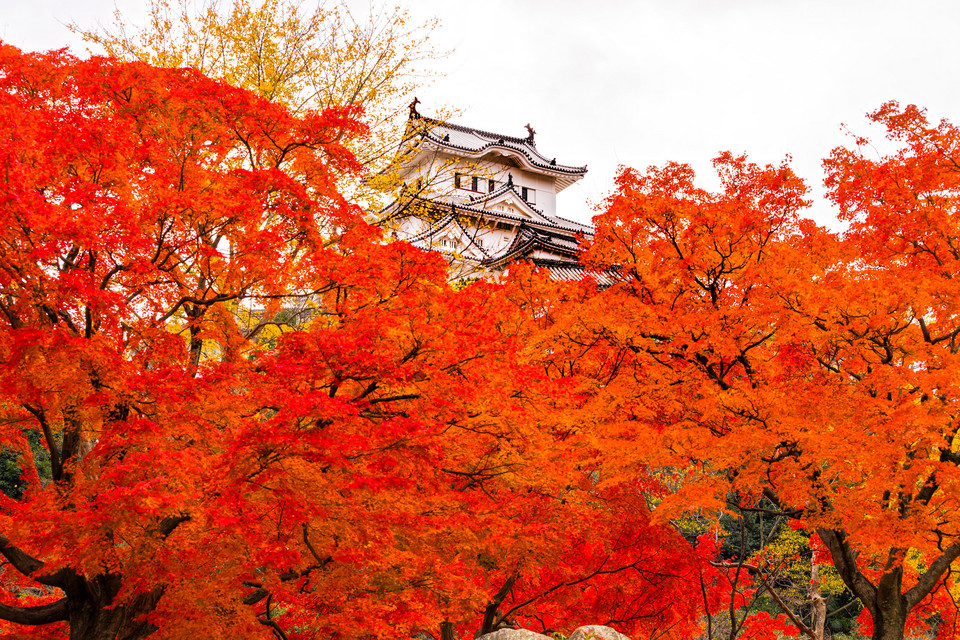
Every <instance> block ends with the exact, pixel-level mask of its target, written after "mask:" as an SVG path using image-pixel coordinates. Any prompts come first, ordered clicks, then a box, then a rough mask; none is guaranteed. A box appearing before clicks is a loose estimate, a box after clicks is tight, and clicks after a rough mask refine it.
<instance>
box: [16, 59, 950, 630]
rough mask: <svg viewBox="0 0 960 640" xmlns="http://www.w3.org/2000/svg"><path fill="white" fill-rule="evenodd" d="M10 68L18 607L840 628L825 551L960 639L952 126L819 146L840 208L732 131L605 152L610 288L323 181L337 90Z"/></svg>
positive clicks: (884, 122)
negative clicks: (419, 221) (830, 607)
mask: <svg viewBox="0 0 960 640" xmlns="http://www.w3.org/2000/svg"><path fill="white" fill-rule="evenodd" d="M0 69H2V73H0V128H2V130H3V136H4V140H6V141H7V144H5V145H4V146H3V147H2V148H0V168H2V171H3V173H2V182H0V184H2V188H0V217H2V220H0V243H2V249H0V446H2V447H3V451H4V454H5V455H9V456H14V457H15V459H16V461H17V464H18V465H19V469H20V479H19V481H18V486H17V492H16V493H15V494H14V493H12V492H11V495H10V496H4V497H2V498H0V554H2V556H3V558H4V560H5V563H4V564H3V566H2V569H0V579H2V582H3V586H4V593H3V597H2V598H0V621H3V622H2V623H0V624H3V625H6V626H3V627H2V630H3V632H4V633H5V634H6V635H8V636H16V635H19V636H24V637H38V638H39V637H46V638H63V637H70V638H72V639H76V640H81V639H84V640H86V639H90V640H93V639H100V638H103V639H106V638H111V639H112V638H122V639H127V640H133V639H136V638H144V637H147V636H150V637H152V638H197V637H204V638H228V637H250V638H255V637H275V638H289V639H293V638H313V637H336V638H360V637H367V638H368V637H378V636H384V637H385V636H390V637H407V636H409V635H411V634H420V635H419V636H418V637H422V636H423V634H428V635H431V636H434V637H436V636H439V635H441V634H442V635H443V636H444V639H445V640H446V639H447V638H450V637H465V636H470V635H472V634H473V633H485V632H488V631H492V630H496V629H498V628H502V627H505V626H521V627H525V628H533V629H537V630H542V631H552V630H561V631H569V630H570V629H571V628H572V627H574V626H577V625H579V624H585V623H610V624H614V625H616V626H617V627H618V628H619V629H621V630H622V631H624V632H626V633H628V634H632V637H634V638H643V639H647V638H664V639H667V638H675V639H678V640H679V639H681V638H689V637H694V636H697V635H698V634H700V635H703V634H705V635H706V636H707V637H708V638H713V637H717V636H718V635H719V632H717V633H715V632H716V631H717V629H718V627H717V625H719V620H720V618H721V617H723V616H726V618H725V619H726V620H727V622H726V623H725V624H727V625H728V626H727V627H726V628H725V630H724V631H723V634H724V637H727V638H731V639H734V638H737V637H740V638H757V639H760V638H773V637H775V636H776V634H788V635H789V634H795V633H802V634H805V635H806V636H807V637H810V638H811V639H812V640H823V636H824V626H823V625H824V612H825V604H824V599H825V595H824V594H825V593H827V592H828V591H830V590H831V589H832V590H834V591H836V590H839V589H840V587H839V586H837V585H839V584H840V583H841V582H842V583H843V585H845V588H846V589H847V590H848V591H849V592H850V593H851V594H852V595H853V596H854V597H855V598H856V599H857V600H858V601H859V602H860V603H861V604H862V606H863V613H862V614H861V616H860V618H861V622H862V623H863V625H864V629H865V630H866V632H868V633H871V634H872V637H873V638H874V639H875V640H899V639H900V638H902V637H903V634H904V631H905V629H913V630H917V629H923V628H926V627H928V626H929V625H930V624H933V625H935V626H936V627H937V629H938V631H939V633H940V636H941V637H942V638H948V637H952V635H953V634H954V629H955V628H956V626H955V625H956V615H955V614H956V607H955V605H954V599H953V597H954V595H953V594H955V593H957V591H956V586H955V585H954V583H953V580H952V577H951V575H952V574H951V565H952V564H953V563H954V561H955V560H956V559H957V558H958V556H960V519H958V511H957V508H956V495H957V493H958V491H960V486H958V482H960V472H958V463H960V453H958V449H960V442H958V437H960V436H958V434H960V414H958V411H957V398H958V397H960V381H958V379H957V376H956V371H958V370H960V362H958V361H957V358H958V355H957V354H958V352H960V324H958V323H960V307H958V304H960V291H957V290H955V289H956V287H957V285H956V284H955V280H956V277H955V275H956V272H957V268H958V266H960V231H958V228H957V224H956V220H955V217H956V209H957V207H958V203H960V183H958V178H957V176H958V175H960V173H958V171H957V167H958V164H957V162H958V161H960V130H958V129H957V128H956V127H955V126H954V125H952V124H950V123H948V122H941V123H939V124H937V125H933V124H930V123H929V122H928V121H927V119H926V116H925V114H924V113H923V112H922V111H921V110H919V109H917V108H916V107H912V106H911V107H901V106H899V105H897V104H895V103H890V104H887V105H884V106H883V107H882V108H881V109H879V110H878V111H877V112H875V113H873V114H871V116H870V117H871V119H872V120H873V121H874V122H875V123H877V124H879V125H881V126H883V127H885V129H886V131H887V134H888V136H889V138H890V139H891V141H892V142H893V143H894V145H895V147H896V149H895V150H894V151H893V152H891V153H890V154H888V155H886V156H882V157H880V158H876V157H874V156H872V155H870V154H868V153H866V152H864V151H862V147H863V146H864V145H866V144H867V141H866V140H855V141H854V142H855V144H854V145H853V147H854V148H852V149H837V150H836V151H834V152H833V154H832V155H831V156H830V158H829V159H828V160H827V161H826V163H825V166H826V169H827V186H828V188H829V190H830V191H829V196H830V199H831V200H832V201H833V202H834V203H835V205H836V206H837V209H838V212H839V213H838V215H839V218H840V220H841V221H842V222H843V223H844V224H846V225H847V229H846V231H845V232H843V233H834V232H831V231H828V230H826V229H824V228H822V227H819V226H817V225H816V224H814V223H813V222H811V221H810V220H807V219H805V218H804V217H803V212H804V209H805V208H806V207H807V206H808V204H809V203H808V195H807V187H806V185H805V184H804V183H803V181H802V180H800V179H799V178H798V177H797V176H795V175H794V174H793V173H792V171H791V170H790V168H789V166H788V165H787V164H786V163H783V164H781V165H777V166H766V167H761V166H757V165H755V164H752V163H750V162H749V161H748V160H747V159H746V158H745V157H738V156H734V155H732V154H729V153H727V154H722V155H720V156H719V157H718V158H717V159H716V160H715V168H716V171H717V173H718V175H719V177H720V188H719V189H718V190H716V191H709V190H705V189H703V188H701V187H700V186H698V184H697V183H696V179H695V176H694V174H693V172H692V170H691V169H690V168H689V167H688V166H686V165H682V164H668V165H666V166H663V167H659V168H657V167H654V168H650V169H649V170H647V171H646V172H638V171H634V170H629V169H628V170H624V171H623V172H622V173H621V174H620V175H619V177H618V178H617V183H616V190H615V192H614V194H613V195H612V196H611V197H610V198H609V200H608V201H607V202H606V205H605V208H604V211H603V212H602V213H601V214H600V215H598V216H597V218H596V220H595V223H596V235H595V237H594V238H593V239H592V240H591V241H590V242H589V243H588V247H587V249H586V251H585V253H584V254H583V262H584V265H585V266H586V267H587V269H588V270H595V271H602V272H603V274H604V279H603V281H609V280H614V281H615V282H616V283H615V284H614V285H613V286H609V287H606V288H601V287H598V286H597V284H596V280H595V279H594V278H591V277H589V276H588V277H586V278H584V279H583V280H582V281H580V282H555V281H551V280H550V278H549V277H547V275H546V274H544V273H538V272H536V270H534V269H532V268H530V267H527V266H522V265H518V266H516V267H514V268H512V269H511V273H510V277H509V278H508V279H505V280H504V281H503V282H499V283H490V282H478V283H474V284H472V285H470V286H465V287H452V286H450V284H449V283H448V282H447V265H446V264H445V263H444V262H443V260H442V259H441V258H440V257H439V256H437V255H431V254H426V253H423V252H420V251H418V250H416V249H414V248H412V247H411V246H409V245H406V244H403V243H397V242H389V241H388V240H387V239H386V238H385V237H384V236H383V234H382V233H381V231H380V230H378V229H376V228H374V227H371V226H370V225H368V224H367V223H366V222H365V221H364V218H363V212H362V211H361V210H360V209H359V208H358V207H356V206H354V205H352V204H350V203H349V202H347V201H346V200H345V199H344V198H343V196H342V195H341V194H340V193H339V192H338V190H337V189H338V187H337V185H339V184H343V179H344V176H357V175H359V173H360V172H361V171H362V168H361V167H360V166H359V164H358V163H357V162H356V160H355V159H354V156H353V155H352V153H350V151H349V150H348V146H347V145H353V146H356V145H357V144H360V143H358V142H357V140H358V138H360V137H362V136H363V135H364V132H365V128H364V126H363V125H362V124H360V120H359V118H360V114H359V113H358V112H357V111H356V110H355V109H352V108H329V109H326V110H324V111H322V112H315V111H305V112H304V113H302V114H299V115H293V114H291V113H290V111H288V110H287V109H285V108H284V107H282V106H279V105H276V104H273V103H270V102H268V101H266V100H264V99H263V98H261V97H258V96H256V95H254V94H251V93H248V92H246V91H243V90H241V89H237V88H233V87H230V86H228V85H226V84H223V83H220V82H216V81H213V80H210V79H208V78H205V77H203V76H202V75H200V74H199V73H198V72H196V71H192V70H190V69H157V68H154V67H151V66H148V65H146V64H140V63H119V62H117V61H115V60H111V59H108V58H91V59H89V60H78V59H76V58H73V57H71V56H70V55H68V54H66V53H64V52H54V53H50V54H42V55H41V54H23V53H21V52H20V51H18V50H16V49H14V48H12V47H9V46H5V45H0ZM751 518H753V519H756V520H760V519H762V518H766V521H765V522H766V523H767V525H770V523H772V526H768V527H767V529H764V526H765V525H764V523H763V522H761V523H760V526H759V532H760V533H759V535H758V536H756V537H757V539H758V540H759V542H758V541H756V540H755V541H753V542H750V545H753V546H750V545H748V543H747V538H748V536H747V529H748V527H747V522H748V520H750V519H751ZM731 521H732V522H735V523H736V524H735V525H730V524H729V523H730V522H731ZM788 521H789V522H792V523H793V527H792V528H789V527H787V526H786V524H787V522H788ZM751 522H752V520H751ZM751 526H753V525H751ZM736 529H739V533H740V536H741V537H740V542H739V544H737V545H733V546H732V547H731V546H730V544H729V540H728V539H727V538H729V536H731V535H733V534H735V533H737V532H736V531H735V530H736ZM725 536H726V538H725ZM725 540H726V542H725ZM801 550H802V551H801ZM801 555H803V557H802V558H801V557H800V556H801ZM801 568H802V573H803V575H801V576H800V577H799V578H798V577H797V576H798V575H799V574H798V571H799V570H800V569H801ZM791 572H792V573H791ZM808 575H809V580H808V579H807V576H808ZM788 576H792V577H789V579H788ZM788 582H789V583H790V584H789V587H790V588H792V589H793V590H794V595H793V596H788V595H787V594H786V587H785V585H786V584H787V583H788ZM804 582H806V584H803V583H804ZM828 582H830V585H831V586H828V584H827V583H828ZM797 594H800V595H797ZM791 597H793V600H791V599H790V598H791ZM798 598H799V599H800V600H802V601H803V602H801V603H800V604H801V606H800V607H799V608H798V606H797V599H798ZM758 603H766V604H765V605H764V606H766V605H769V606H766V609H764V608H763V607H760V606H759V604H758ZM801 609H802V610H803V611H801ZM804 612H806V613H807V614H808V615H806V616H805V615H804Z"/></svg>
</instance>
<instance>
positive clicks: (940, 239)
mask: <svg viewBox="0 0 960 640" xmlns="http://www.w3.org/2000/svg"><path fill="white" fill-rule="evenodd" d="M870 117H871V119H872V120H873V121H874V122H877V123H879V124H881V125H883V126H884V127H885V128H886V130H887V132H888V136H889V137H890V139H891V140H893V141H894V142H896V143H898V147H899V148H898V149H896V150H895V151H894V152H892V153H890V154H888V155H886V156H883V157H880V158H878V159H877V158H873V159H872V157H871V155H870V154H869V153H865V152H863V151H861V150H860V148H855V149H853V150H847V149H837V150H836V151H834V152H833V154H832V155H831V157H830V158H829V159H828V160H827V162H826V167H827V170H828V179H827V184H828V186H829V188H830V197H831V199H832V200H833V201H834V202H835V203H837V205H838V206H839V210H840V218H841V220H842V221H845V222H847V223H848V224H849V228H848V230H847V231H846V232H845V233H842V234H834V233H830V232H828V231H826V230H824V229H823V228H820V227H818V226H817V225H815V224H814V223H813V222H811V221H809V220H806V219H803V218H802V217H801V212H802V210H803V209H804V208H805V207H806V206H807V202H806V199H805V198H806V187H805V185H804V184H803V183H802V181H801V180H799V179H798V178H797V177H796V176H795V175H794V174H793V173H792V172H791V171H790V169H789V167H787V166H786V165H785V164H784V165H781V166H768V167H759V166H756V165H754V164H751V163H749V162H747V161H746V159H745V158H743V157H735V156H733V155H731V154H724V155H722V156H720V157H719V158H717V160H716V161H715V167H716V169H717V171H718V174H719V176H720V179H721V188H720V189H719V190H718V191H716V192H710V191H707V190H704V189H701V188H699V187H697V186H696V184H695V182H694V175H693V172H692V170H691V169H690V168H689V167H688V166H685V165H679V164H670V165H667V166H664V167H661V168H651V169H650V170H648V171H647V172H646V173H638V172H635V171H632V170H624V171H623V172H622V173H621V175H620V176H619V178H618V180H617V192H616V193H615V194H614V195H613V196H612V197H611V198H610V199H609V200H608V202H607V206H606V210H605V211H604V212H603V213H602V214H601V215H599V216H598V217H597V218H596V220H595V221H596V224H597V235H596V240H595V242H594V244H593V246H592V247H590V249H589V250H588V252H587V254H586V257H585V259H586V261H587V263H588V264H589V265H591V266H592V267H594V268H597V269H603V270H606V271H607V273H611V272H616V273H619V275H620V282H619V283H618V284H616V285H614V286H612V287H610V288H608V289H607V290H605V291H601V292H596V293H592V294H589V295H583V296H582V297H581V299H580V300H567V301H566V304H564V305H555V306H554V307H552V308H551V310H550V312H549V313H546V314H544V315H545V317H547V316H550V317H551V320H550V322H549V326H545V328H544V331H545V332H544V334H543V337H542V340H543V345H550V346H549V348H547V347H545V346H544V347H543V348H542V350H543V353H544V354H545V356H544V359H545V361H546V362H547V363H548V364H547V366H548V367H554V369H555V371H557V372H558V373H559V372H563V373H564V375H573V376H575V377H578V378H579V379H580V380H581V383H580V384H581V388H582V389H583V393H584V396H583V403H582V410H583V411H584V412H587V413H586V414H587V415H590V416H594V420H595V423H596V424H598V425H600V424H602V425H603V427H604V431H603V433H604V436H603V440H604V441H600V440H598V443H597V446H598V450H599V451H602V450H603V448H606V450H607V451H608V457H607V458H606V460H607V462H606V463H605V464H606V467H604V468H603V469H602V471H601V473H606V474H610V475H613V473H614V472H613V467H614V465H615V466H616V468H617V470H616V473H622V472H623V470H624V469H626V468H629V467H631V466H632V467H633V468H634V469H635V472H636V473H642V472H643V471H642V470H643V469H661V470H664V472H670V473H674V474H676V475H675V483H674V489H675V490H674V491H673V492H671V494H670V495H669V496H667V497H665V498H664V500H663V502H662V503H661V504H659V506H658V507H657V510H656V512H655V514H659V517H661V518H675V517H680V516H681V515H682V514H684V513H689V512H690V510H691V508H693V509H696V510H698V511H699V512H700V513H704V512H707V513H709V512H713V513H716V512H718V511H720V510H722V509H723V508H724V505H725V501H726V497H727V496H728V495H730V494H736V495H739V496H741V498H742V499H743V502H744V503H745V504H749V503H750V500H752V501H753V504H754V505H756V504H757V502H758V501H759V500H760V499H761V498H765V499H766V500H768V501H769V502H768V504H771V503H772V504H773V505H775V510H776V511H777V512H778V513H779V515H781V516H784V517H789V518H796V519H801V518H802V519H803V521H804V522H805V524H806V526H807V527H808V529H809V530H815V531H816V532H817V533H818V535H819V537H820V538H821V539H822V540H823V542H824V543H825V545H826V547H827V548H828V549H829V551H830V554H831V556H832V560H833V563H834V565H835V566H836V569H837V571H838V573H839V575H840V576H841V577H842V579H843V580H844V582H845V583H846V585H847V587H848V589H849V590H850V591H851V592H852V593H853V594H854V595H855V596H856V597H857V598H858V599H859V600H860V601H861V602H862V604H863V606H864V607H865V609H866V611H867V612H868V614H869V616H868V617H869V619H870V624H869V627H870V633H872V637H873V638H874V640H895V639H896V640H899V639H901V638H903V636H904V630H905V628H906V627H907V626H908V625H909V624H912V622H911V621H915V622H919V621H922V620H925V619H927V618H928V617H929V616H931V615H933V614H935V613H936V614H937V616H938V618H939V621H940V622H939V624H940V629H941V632H942V633H943V634H944V637H952V635H951V634H952V633H953V632H954V624H955V623H954V622H953V621H954V620H955V607H954V606H953V604H952V601H951V600H950V598H949V592H948V587H949V585H950V584H952V582H951V580H950V575H951V570H950V566H951V563H952V562H953V561H954V560H955V559H956V558H957V557H958V556H960V528H958V527H960V512H958V510H957V508H956V496H957V493H958V490H960V489H958V485H957V482H958V480H960V470H958V463H960V454H958V449H960V440H958V430H960V415H958V405H957V402H958V397H960V378H958V377H957V372H958V371H960V362H958V361H957V358H958V352H960V341H958V336H960V324H958V318H960V311H958V309H960V307H958V306H957V305H958V301H960V296H958V292H957V291H956V287H957V285H956V273H957V269H958V265H960V262H958V260H960V249H958V247H960V227H958V223H957V207H958V204H960V183H958V176H960V172H958V170H957V167H958V166H960V165H958V162H960V129H958V128H957V127H956V126H954V125H952V124H950V123H948V122H941V123H939V125H931V124H929V123H928V122H927V120H926V119H925V116H924V114H923V112H922V111H921V110H919V109H917V108H916V107H906V108H901V107H899V106H898V105H897V104H895V103H891V104H887V105H884V107H882V108H881V109H880V110H878V111H877V112H875V113H873V114H871V116H870ZM857 143H858V144H859V145H866V144H867V141H866V140H857ZM599 416H605V417H606V418H605V420H606V421H604V418H600V417H599ZM599 459H601V460H603V458H602V457H601V458H599ZM648 473H649V472H648ZM803 630H804V632H805V633H807V634H808V635H811V637H815V634H813V631H812V630H810V629H809V628H805V629H803Z"/></svg>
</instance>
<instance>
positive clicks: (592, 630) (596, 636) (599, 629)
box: [490, 624, 630, 640]
mask: <svg viewBox="0 0 960 640" xmlns="http://www.w3.org/2000/svg"><path fill="white" fill-rule="evenodd" d="M490 635H493V634H490ZM541 637H542V636H541ZM567 640H630V638H628V637H627V636H625V635H623V634H622V633H620V632H619V631H617V630H616V629H611V628H610V627H605V626H603V625H602V624H590V625H587V626H585V627H579V628H578V629H577V630H576V631H574V632H573V633H571V634H570V637H568V638H567Z"/></svg>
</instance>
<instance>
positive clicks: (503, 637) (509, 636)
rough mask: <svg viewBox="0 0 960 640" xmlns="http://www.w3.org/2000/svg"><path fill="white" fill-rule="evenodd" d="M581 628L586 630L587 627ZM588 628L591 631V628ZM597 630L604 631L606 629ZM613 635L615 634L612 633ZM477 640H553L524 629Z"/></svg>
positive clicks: (492, 634) (501, 630) (502, 632)
mask: <svg viewBox="0 0 960 640" xmlns="http://www.w3.org/2000/svg"><path fill="white" fill-rule="evenodd" d="M583 628H584V629H587V628H588V627H583ZM589 628H591V629H592V628H593V627H589ZM597 628H598V629H606V627H597ZM611 631H612V629H611ZM614 633H616V632H615V631H614ZM477 640H553V638H551V637H550V636H545V635H543V634H541V633H537V632H535V631H528V630H526V629H500V630H499V631H494V632H493V633H487V634H484V635H482V636H480V637H479V638H477Z"/></svg>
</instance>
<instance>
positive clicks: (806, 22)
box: [0, 0, 960, 223]
mask: <svg viewBox="0 0 960 640" xmlns="http://www.w3.org/2000/svg"><path fill="white" fill-rule="evenodd" d="M116 4H117V6H119V7H120V8H121V9H122V10H123V11H124V12H125V13H127V14H128V15H131V16H138V15H142V14H143V9H142V2H139V1H136V0H116ZM350 4H351V6H354V7H360V9H359V10H357V9H355V12H358V13H363V12H364V9H363V8H364V7H365V6H366V3H365V2H362V1H360V0H356V1H353V0H351V2H350ZM405 4H406V6H408V7H409V8H410V10H411V12H412V13H413V15H414V16H416V17H418V18H419V19H421V20H425V19H427V18H429V17H431V16H436V17H438V18H440V20H441V23H442V24H441V26H440V28H439V30H438V31H437V33H436V37H435V42H436V43H437V45H438V47H439V48H441V49H447V50H450V51H452V53H451V54H450V56H449V57H447V58H446V59H445V60H442V61H440V62H439V63H438V64H437V71H438V72H439V73H440V74H441V76H440V77H439V78H438V79H436V80H435V81H434V82H433V83H432V84H431V85H430V86H427V87H424V88H423V90H422V91H419V92H418V97H419V98H420V100H421V104H420V111H421V112H422V113H424V114H426V115H431V114H432V113H434V111H435V109H436V108H437V107H438V106H439V105H449V106H451V107H454V108H457V109H459V110H460V111H461V112H462V116H460V118H459V121H460V122H461V123H462V124H467V125H471V126H475V127H478V128H482V129H486V130H491V131H495V132H498V133H503V134H507V135H514V136H523V135H525V134H526V131H525V129H524V126H523V125H524V124H526V123H527V122H529V123H531V124H532V126H533V128H534V129H536V131H537V146H538V148H539V150H540V151H541V152H542V153H543V154H544V155H546V156H547V157H554V156H556V158H557V161H558V162H561V163H565V164H574V165H581V164H587V165H588V166H589V172H588V174H587V176H586V178H585V179H584V180H583V181H581V183H579V184H577V185H575V186H573V187H571V188H569V189H568V190H567V191H565V192H564V193H563V194H562V195H561V197H560V199H559V201H558V207H559V211H558V213H560V215H563V216H565V217H570V218H574V219H578V220H588V219H589V218H590V216H591V215H592V213H593V211H592V209H591V206H592V203H593V204H596V203H601V202H602V200H603V198H604V197H605V196H606V195H607V194H608V193H609V191H610V189H611V188H612V183H613V177H614V175H615V172H616V169H617V166H618V165H621V164H622V165H628V166H633V167H638V168H645V167H647V166H648V165H651V164H662V163H664V162H667V161H670V160H674V161H679V162H688V163H690V164H692V165H693V166H694V168H695V169H696V170H697V173H698V175H702V176H704V180H703V184H704V185H705V186H711V185H713V184H715V182H714V181H713V180H711V179H709V176H710V172H711V169H710V164H709V163H710V159H711V158H713V157H715V156H716V155H717V154H718V153H719V152H720V151H723V150H731V151H734V152H737V153H743V152H746V153H747V154H748V155H749V157H750V158H751V159H752V160H754V161H755V162H758V163H778V162H780V161H781V160H782V159H783V158H784V156H785V155H787V154H790V155H791V156H792V157H793V166H794V168H795V170H796V171H797V173H799V174H800V175H801V176H802V177H804V178H805V179H806V180H807V182H808V184H810V185H811V187H812V188H813V189H814V193H815V194H820V193H822V187H821V182H822V171H821V168H820V161H821V160H822V158H823V157H825V156H826V155H827V154H828V153H829V151H830V149H831V148H833V147H835V146H837V145H840V144H845V143H846V136H845V134H844V132H843V130H842V125H844V124H845V125H846V126H847V127H849V129H851V130H853V131H855V132H857V133H873V132H872V130H871V129H870V128H868V127H867V126H866V121H865V119H864V114H865V113H866V112H867V111H870V110H873V109H875V108H877V107H878V106H879V105H880V104H881V103H883V102H884V101H887V100H899V101H900V102H902V103H914V104H918V105H920V106H924V107H926V108H928V110H929V112H930V115H931V116H932V117H935V118H940V117H946V118H948V119H951V120H954V121H957V122H960V82H958V65H957V62H956V55H955V49H956V39H957V32H958V29H960V2H957V1H956V0H953V1H946V0H944V1H934V0H908V1H892V0H891V1H884V0H791V1H788V0H638V1H634V2H627V1H612V0H592V1H587V0H410V1H409V2H407V3H405ZM0 7H2V10H0V38H2V39H4V40H6V41H7V42H10V43H11V44H14V45H16V46H18V47H21V48H24V49H30V50H43V49H49V48H57V47H62V46H70V47H71V48H73V49H74V50H75V51H76V52H78V53H82V52H83V51H84V49H83V47H82V46H81V45H80V43H79V42H78V39H77V38H76V37H75V36H73V35H72V34H70V33H69V31H68V30H67V29H66V27H65V26H64V23H67V22H70V21H74V20H75V21H77V22H78V23H80V24H84V25H91V26H93V25H95V24H96V23H97V22H98V21H100V22H103V23H109V22H110V17H111V12H112V11H113V8H114V0H73V1H72V2H69V3H68V2H65V1H64V0H29V1H28V2H24V1H23V0H0ZM811 215H812V216H813V217H815V218H816V219H818V220H819V221H821V222H824V223H829V222H830V220H831V218H832V212H831V211H830V208H829V205H827V204H824V203H823V202H818V204H817V205H816V206H815V209H814V211H812V212H811Z"/></svg>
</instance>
